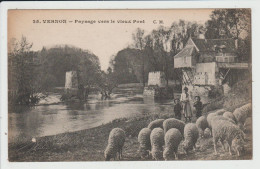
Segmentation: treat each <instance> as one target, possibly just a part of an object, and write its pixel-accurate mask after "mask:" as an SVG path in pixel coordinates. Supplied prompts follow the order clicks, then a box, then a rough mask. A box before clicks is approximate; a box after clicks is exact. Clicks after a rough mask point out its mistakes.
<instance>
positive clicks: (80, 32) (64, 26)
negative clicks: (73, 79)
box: [8, 9, 212, 70]
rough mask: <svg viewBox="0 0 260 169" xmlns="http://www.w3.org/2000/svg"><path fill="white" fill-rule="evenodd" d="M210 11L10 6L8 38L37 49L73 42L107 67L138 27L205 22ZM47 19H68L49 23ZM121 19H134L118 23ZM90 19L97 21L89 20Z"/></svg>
mask: <svg viewBox="0 0 260 169" xmlns="http://www.w3.org/2000/svg"><path fill="white" fill-rule="evenodd" d="M211 12H212V9H193V10H192V9H169V10H166V9H164V10H9V11H8V40H9V41H10V40H11V39H12V38H15V39H17V40H19V39H21V37H22V36H25V37H26V38H27V40H28V41H29V42H32V43H33V47H32V50H34V51H37V50H41V49H42V48H43V46H45V47H52V46H54V45H64V44H68V45H73V46H75V47H79V48H82V49H86V50H89V51H91V52H92V53H94V54H95V55H96V56H98V57H99V60H100V64H101V69H102V70H106V69H107V68H108V66H109V60H110V58H111V56H112V55H116V54H117V52H118V51H120V50H122V49H124V48H126V47H128V46H130V45H131V44H132V43H133V40H132V33H133V32H134V31H135V30H136V29H137V28H138V27H139V28H142V29H144V30H145V33H146V34H148V33H150V32H151V31H152V30H153V29H156V28H158V27H159V26H160V25H162V26H166V27H168V26H170V25H171V24H172V23H173V22H174V21H176V22H178V21H179V19H183V20H186V21H197V22H199V23H204V22H205V21H207V20H208V19H209V18H210V17H209V16H210V14H211ZM47 20H65V22H66V23H47ZM111 20H113V21H114V23H112V22H111ZM120 20H123V21H129V20H130V21H131V23H118V21H120ZM134 20H136V22H134ZM80 21H83V23H82V22H80ZM91 21H92V22H93V21H95V23H92V24H90V23H89V22H91ZM103 21H107V22H108V23H104V22H103ZM137 21H139V22H137ZM161 21H162V22H161ZM37 22H38V23H37ZM44 22H45V23H44ZM85 22H88V23H85ZM99 22H100V23H99Z"/></svg>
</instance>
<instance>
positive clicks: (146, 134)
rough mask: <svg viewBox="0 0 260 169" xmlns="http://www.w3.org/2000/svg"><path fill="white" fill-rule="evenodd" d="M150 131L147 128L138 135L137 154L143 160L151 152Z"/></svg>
mask: <svg viewBox="0 0 260 169" xmlns="http://www.w3.org/2000/svg"><path fill="white" fill-rule="evenodd" d="M151 132H152V130H151V129H149V128H143V129H142V130H141V131H140V132H139V134H138V142H139V152H140V154H141V158H142V159H143V158H144V157H145V156H148V158H149V153H150V151H151V141H150V135H151Z"/></svg>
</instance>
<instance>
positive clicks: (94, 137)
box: [8, 81, 253, 162]
mask: <svg viewBox="0 0 260 169" xmlns="http://www.w3.org/2000/svg"><path fill="white" fill-rule="evenodd" d="M248 84H251V82H249V81H241V82H239V83H238V84H236V86H234V88H232V90H231V92H230V93H229V95H227V96H224V97H221V98H217V99H216V100H215V101H212V102H211V103H210V104H208V105H207V106H206V107H205V108H204V115H206V114H207V113H208V112H209V111H212V110H216V109H220V108H225V109H226V110H228V111H232V112H233V110H234V108H236V107H240V106H241V105H243V104H246V103H248V102H250V101H251V86H249V85H248ZM124 92H130V93H132V92H133V91H132V90H124ZM160 109H165V107H160ZM171 117H174V115H173V112H171V111H169V110H168V109H167V110H166V111H163V112H160V111H153V112H151V111H147V112H144V113H142V114H138V115H136V116H134V117H130V118H121V119H116V120H113V121H112V122H110V123H108V124H105V125H101V126H98V127H95V128H91V129H86V130H81V131H76V132H67V133H63V134H58V135H53V136H45V137H39V138H35V140H33V141H32V140H28V141H17V142H14V143H9V145H8V148H9V149H8V150H9V160H10V161H28V162H29V161H104V150H105V147H106V145H107V139H108V135H109V132H110V131H111V130H112V129H113V128H116V127H119V128H122V129H124V130H125V132H126V136H127V139H126V142H125V145H124V148H123V160H124V161H140V160H142V159H141V158H140V155H139V153H138V146H139V144H138V141H137V136H138V133H139V131H140V130H141V129H142V128H144V127H146V126H147V125H148V124H149V122H151V121H153V120H155V119H159V118H163V119H167V118H171ZM195 120H196V118H193V119H192V121H193V122H195ZM245 128H246V131H245V134H246V136H245V138H246V143H245V150H246V152H245V154H244V155H243V156H241V157H237V156H236V155H232V156H230V155H229V153H228V152H224V151H223V149H222V147H221V145H218V150H219V154H218V155H214V150H213V142H212V137H209V138H203V139H199V140H198V142H197V148H198V149H197V150H196V151H195V152H194V151H192V152H191V153H190V154H189V155H188V156H186V155H185V154H184V152H183V149H182V144H180V146H179V151H178V152H179V160H249V159H252V152H253V150H252V118H248V119H247V121H246V126H245ZM145 160H151V159H145Z"/></svg>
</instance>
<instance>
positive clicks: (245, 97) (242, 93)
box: [203, 79, 252, 115]
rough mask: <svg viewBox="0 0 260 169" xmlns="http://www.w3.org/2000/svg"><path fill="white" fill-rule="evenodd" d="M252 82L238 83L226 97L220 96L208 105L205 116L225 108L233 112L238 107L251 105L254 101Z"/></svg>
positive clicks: (204, 112) (205, 108)
mask: <svg viewBox="0 0 260 169" xmlns="http://www.w3.org/2000/svg"><path fill="white" fill-rule="evenodd" d="M249 84H252V81H251V80H249V79H246V80H243V81H240V82H238V83H236V84H235V85H234V86H233V87H232V89H231V91H230V92H229V93H228V95H226V96H220V97H218V98H216V99H214V100H213V101H212V102H210V103H209V104H207V105H206V106H205V107H204V109H203V114H205V115H206V114H207V113H208V112H210V111H212V110H216V109H221V108H224V109H226V110H227V111H230V112H233V111H234V110H235V109H236V108H237V107H240V106H242V105H245V104H247V103H250V102H251V101H252V99H251V98H252V94H251V88H252V86H251V85H249Z"/></svg>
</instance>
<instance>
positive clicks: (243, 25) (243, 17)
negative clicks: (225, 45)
mask: <svg viewBox="0 0 260 169" xmlns="http://www.w3.org/2000/svg"><path fill="white" fill-rule="evenodd" d="M250 15H251V11H250V10H249V9H216V10H214V11H213V12H212V14H211V16H210V18H211V19H210V20H209V21H207V23H206V27H207V31H206V34H205V36H206V38H208V39H219V38H235V39H239V38H243V39H244V38H245V37H246V36H248V35H250V27H251V24H250V17H251V16H250Z"/></svg>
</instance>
